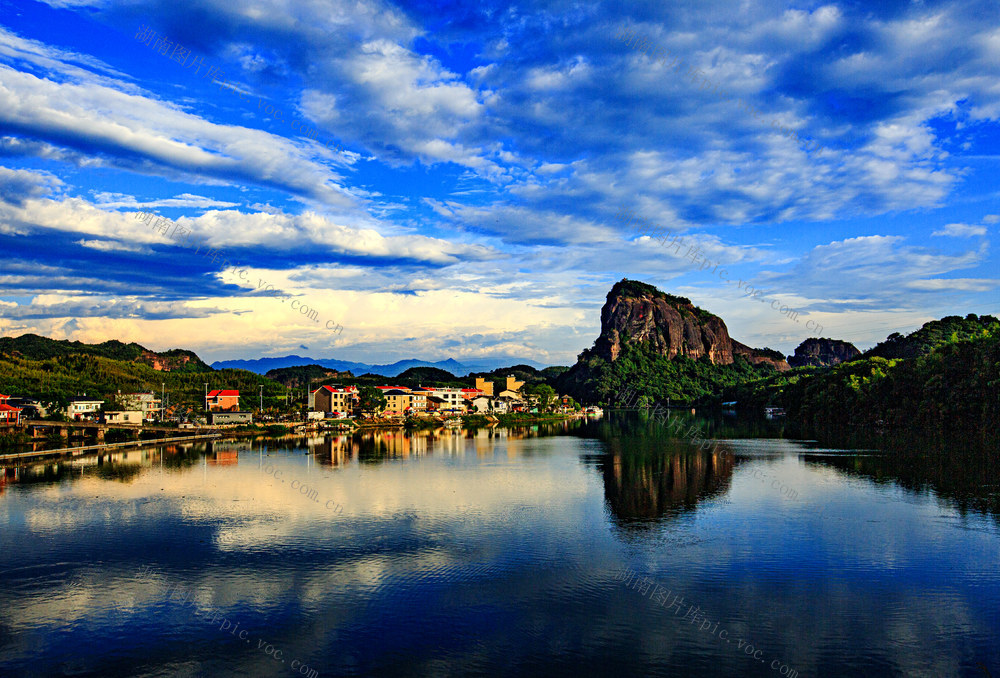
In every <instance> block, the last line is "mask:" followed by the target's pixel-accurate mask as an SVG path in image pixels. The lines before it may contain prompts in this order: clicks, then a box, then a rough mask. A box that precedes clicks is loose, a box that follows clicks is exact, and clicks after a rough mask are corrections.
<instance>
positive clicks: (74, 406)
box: [66, 397, 104, 420]
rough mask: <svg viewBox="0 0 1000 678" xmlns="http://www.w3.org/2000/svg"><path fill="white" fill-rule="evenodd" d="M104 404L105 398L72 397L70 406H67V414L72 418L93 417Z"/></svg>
mask: <svg viewBox="0 0 1000 678" xmlns="http://www.w3.org/2000/svg"><path fill="white" fill-rule="evenodd" d="M102 405H104V401H103V400H94V399H93V398H86V397H82V398H70V399H69V406H68V407H67V408H66V416H67V417H69V418H70V419H75V420H80V419H93V418H94V414H96V413H97V411H98V410H100V409H101V406H102Z"/></svg>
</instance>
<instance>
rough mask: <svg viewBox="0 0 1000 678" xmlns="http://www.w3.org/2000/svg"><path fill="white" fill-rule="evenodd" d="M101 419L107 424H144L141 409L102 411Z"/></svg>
mask: <svg viewBox="0 0 1000 678" xmlns="http://www.w3.org/2000/svg"><path fill="white" fill-rule="evenodd" d="M101 421H102V422H104V423H105V424H135V425H138V426H142V421H143V417H142V412H140V411H139V410H130V411H129V410H126V411H118V412H102V413H101Z"/></svg>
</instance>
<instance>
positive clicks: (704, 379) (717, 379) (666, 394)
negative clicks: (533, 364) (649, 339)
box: [558, 344, 775, 404]
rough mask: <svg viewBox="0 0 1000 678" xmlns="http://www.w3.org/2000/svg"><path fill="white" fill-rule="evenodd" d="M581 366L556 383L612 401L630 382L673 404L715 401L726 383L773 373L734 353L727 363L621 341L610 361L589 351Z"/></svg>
mask: <svg viewBox="0 0 1000 678" xmlns="http://www.w3.org/2000/svg"><path fill="white" fill-rule="evenodd" d="M585 360H586V367H587V368H588V369H586V370H579V371H576V372H575V373H573V374H568V375H566V376H565V378H564V379H563V380H562V381H561V382H560V383H559V385H558V388H559V389H560V392H566V393H569V394H570V395H572V396H573V397H574V398H577V399H579V400H582V401H583V402H595V401H599V402H615V394H617V393H619V392H621V391H623V390H625V389H626V388H631V389H633V390H634V391H636V392H637V393H640V394H642V395H645V396H647V398H648V399H650V400H653V401H658V402H666V401H667V400H668V399H669V400H670V402H671V403H675V404H695V403H707V402H717V401H718V400H719V396H718V394H719V393H721V392H722V391H723V389H725V388H726V387H732V386H736V385H737V384H743V383H745V382H748V381H754V380H758V379H762V378H764V377H766V376H769V375H771V374H774V373H775V368H774V367H773V366H771V365H767V364H762V365H758V366H756V367H755V366H753V365H752V364H751V363H750V362H749V361H747V360H744V359H742V358H737V359H736V361H735V362H734V363H732V364H731V365H714V364H712V362H711V361H710V360H709V359H708V358H707V357H703V358H701V359H699V360H691V359H690V358H688V357H687V356H676V357H674V358H673V359H672V360H671V359H670V358H668V357H667V356H665V355H659V354H658V353H657V352H656V351H655V350H654V349H652V348H651V347H649V346H646V345H636V344H624V345H623V347H622V353H621V355H620V356H619V357H618V359H617V360H615V361H614V362H613V363H609V362H607V361H606V360H604V359H603V358H601V357H599V356H596V355H593V354H589V355H588V356H587V357H586V358H585Z"/></svg>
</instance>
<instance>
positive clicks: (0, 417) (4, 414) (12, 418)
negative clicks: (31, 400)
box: [0, 395, 21, 424]
mask: <svg viewBox="0 0 1000 678" xmlns="http://www.w3.org/2000/svg"><path fill="white" fill-rule="evenodd" d="M8 400H10V396H7V395H0V424H19V423H21V408H20V407H12V406H10V405H8V404H7V401H8Z"/></svg>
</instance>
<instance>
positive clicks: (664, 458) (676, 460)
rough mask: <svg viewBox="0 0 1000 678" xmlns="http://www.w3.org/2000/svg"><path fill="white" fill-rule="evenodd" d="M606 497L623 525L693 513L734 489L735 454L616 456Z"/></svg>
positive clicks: (608, 463) (610, 461) (608, 462)
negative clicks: (731, 486)
mask: <svg viewBox="0 0 1000 678" xmlns="http://www.w3.org/2000/svg"><path fill="white" fill-rule="evenodd" d="M603 467H604V497H605V499H606V500H607V502H608V505H609V506H610V508H611V512H612V514H613V515H614V516H615V517H616V518H618V519H619V520H647V521H648V520H657V519H659V518H660V517H662V516H663V515H664V514H666V513H667V512H668V511H670V510H671V509H674V510H676V511H680V510H691V509H693V508H695V506H697V504H698V502H699V501H703V500H705V499H708V498H710V497H713V496H715V495H718V494H723V493H725V492H726V491H727V490H728V489H729V482H730V479H731V478H732V475H733V467H734V464H733V455H731V454H727V453H708V452H697V453H690V452H685V453H677V454H662V453H661V454H657V455H653V456H648V457H638V456H636V455H635V454H630V453H628V452H624V453H621V452H617V453H612V454H611V455H609V456H608V457H607V458H606V459H605V460H604V461H603Z"/></svg>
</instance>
